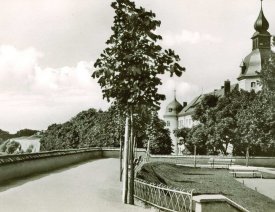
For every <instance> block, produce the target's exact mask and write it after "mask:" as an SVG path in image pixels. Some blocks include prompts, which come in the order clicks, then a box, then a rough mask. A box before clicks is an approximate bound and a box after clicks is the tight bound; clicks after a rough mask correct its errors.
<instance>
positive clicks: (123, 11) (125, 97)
mask: <svg viewBox="0 0 275 212" xmlns="http://www.w3.org/2000/svg"><path fill="white" fill-rule="evenodd" d="M111 6H112V7H113V8H114V10H115V13H116V15H115V17H114V25H113V26H112V31H113V34H112V35H111V37H110V38H109V39H108V40H107V42H106V44H107V45H108V47H107V48H106V49H105V50H104V51H103V53H102V54H101V55H100V57H99V58H98V59H97V61H96V62H95V64H94V66H95V68H96V70H95V71H94V73H93V74H92V77H93V78H97V79H98V83H99V84H100V86H101V88H102V92H103V98H106V99H107V100H108V101H112V100H113V102H114V103H115V104H117V105H118V106H119V108H120V109H121V110H122V111H126V112H127V111H129V109H130V108H134V107H135V106H137V105H147V107H156V108H158V107H159V104H160V103H159V101H160V100H164V99H165V96H164V95H162V94H158V92H157V91H158V89H157V86H158V85H161V84H162V83H161V79H160V78H159V76H158V75H159V74H164V72H165V71H169V72H170V74H171V75H173V74H176V75H177V76H180V75H181V73H182V71H184V68H183V67H181V66H180V65H179V64H178V63H177V62H178V61H179V60H180V58H179V56H178V55H176V54H175V52H174V51H173V50H171V49H168V50H163V49H162V48H161V46H159V45H158V44H157V41H158V40H161V39H162V37H161V36H160V35H157V34H156V33H155V30H156V29H157V27H159V26H160V23H161V22H160V21H159V20H156V19H155V16H156V15H155V14H154V13H153V12H152V11H146V10H145V9H144V8H142V7H139V8H138V7H136V5H135V3H134V2H131V1H129V0H116V1H115V2H113V3H112V4H111Z"/></svg>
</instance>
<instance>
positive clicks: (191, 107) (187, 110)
mask: <svg viewBox="0 0 275 212" xmlns="http://www.w3.org/2000/svg"><path fill="white" fill-rule="evenodd" d="M238 86H239V85H238V84H232V85H230V91H232V90H234V89H235V88H238ZM209 94H214V95H216V96H218V97H222V96H224V88H221V89H218V90H214V91H212V92H209V93H206V94H201V95H199V96H197V97H196V98H194V99H193V100H192V101H191V102H190V103H189V104H187V105H186V106H185V107H184V108H183V109H182V111H181V112H180V113H179V114H178V116H179V117H182V116H188V115H193V114H194V112H195V108H196V106H197V105H198V104H199V103H200V102H201V100H202V99H203V98H204V97H205V96H206V95H209Z"/></svg>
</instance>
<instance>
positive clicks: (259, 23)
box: [254, 0, 269, 33]
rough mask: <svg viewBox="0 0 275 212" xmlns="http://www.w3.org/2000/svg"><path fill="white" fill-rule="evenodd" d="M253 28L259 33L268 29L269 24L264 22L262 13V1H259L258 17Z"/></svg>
mask: <svg viewBox="0 0 275 212" xmlns="http://www.w3.org/2000/svg"><path fill="white" fill-rule="evenodd" d="M254 28H255V30H256V31H257V32H259V33H264V32H266V31H267V30H268V28H269V23H268V21H267V20H266V18H265V16H264V12H263V7H262V0H261V10H260V13H259V16H258V18H257V20H256V22H255V24H254Z"/></svg>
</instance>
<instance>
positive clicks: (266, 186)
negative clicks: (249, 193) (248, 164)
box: [236, 166, 275, 200]
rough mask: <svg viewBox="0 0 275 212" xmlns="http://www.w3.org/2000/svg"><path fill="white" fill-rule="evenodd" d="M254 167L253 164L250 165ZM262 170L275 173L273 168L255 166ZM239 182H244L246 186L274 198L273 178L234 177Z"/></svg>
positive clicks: (274, 182)
mask: <svg viewBox="0 0 275 212" xmlns="http://www.w3.org/2000/svg"><path fill="white" fill-rule="evenodd" d="M252 167H254V166H252ZM256 168H258V169H259V170H260V171H262V172H266V173H270V174H274V175H275V169H274V168H267V167H256ZM236 179H237V180H238V181H239V182H241V183H244V185H246V186H247V187H249V188H251V189H253V190H257V191H258V192H259V193H261V194H263V195H265V196H268V197H270V198H271V199H273V200H275V179H258V178H243V179H242V178H239V179H238V178H236Z"/></svg>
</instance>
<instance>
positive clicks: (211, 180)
mask: <svg viewBox="0 0 275 212" xmlns="http://www.w3.org/2000/svg"><path fill="white" fill-rule="evenodd" d="M137 177H138V178H140V179H143V180H146V181H149V182H152V183H156V184H160V183H162V184H165V185H168V186H173V187H180V188H184V189H187V190H192V189H195V190H194V195H199V194H223V195H225V196H226V197H228V198H229V199H231V200H233V201H235V202H237V203H238V204H240V205H241V206H243V207H245V208H247V209H248V210H250V211H256V212H263V211H264V212H271V211H273V212H274V211H275V201H274V200H272V199H270V198H268V197H266V196H264V195H262V194H260V193H258V192H256V191H254V190H252V189H250V188H247V187H246V186H244V185H243V184H242V183H240V182H238V181H237V180H235V179H234V178H233V177H232V175H231V174H229V171H228V170H224V169H207V168H192V167H184V166H177V165H175V164H169V163H160V162H156V163H148V164H145V165H144V166H143V167H142V168H141V170H140V172H139V173H138V174H137ZM274 177H275V176H273V175H270V174H264V178H274Z"/></svg>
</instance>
